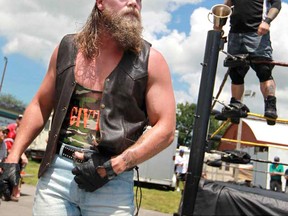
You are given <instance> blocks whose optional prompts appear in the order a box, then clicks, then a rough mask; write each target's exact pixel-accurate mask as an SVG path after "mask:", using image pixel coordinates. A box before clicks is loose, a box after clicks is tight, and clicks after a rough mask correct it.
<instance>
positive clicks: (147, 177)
mask: <svg viewBox="0 0 288 216" xmlns="http://www.w3.org/2000/svg"><path fill="white" fill-rule="evenodd" d="M177 143H178V131H177V130H176V131H175V137H174V141H173V143H172V144H171V145H170V146H168V147H167V148H166V149H165V150H163V151H162V152H160V153H159V154H157V155H156V156H154V157H153V158H150V159H149V160H147V161H145V162H143V163H142V164H140V165H138V167H139V169H138V171H139V182H140V183H141V182H142V183H147V184H153V185H155V186H156V185H157V186H161V187H165V188H167V189H169V190H175V187H176V175H175V172H174V167H175V156H176V148H177ZM134 182H135V184H138V177H137V172H135V174H134Z"/></svg>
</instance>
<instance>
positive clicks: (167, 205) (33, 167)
mask: <svg viewBox="0 0 288 216" xmlns="http://www.w3.org/2000/svg"><path fill="white" fill-rule="evenodd" d="M39 165H40V163H39V162H37V161H33V160H29V163H28V165H27V166H26V168H25V172H26V173H27V174H32V176H31V177H26V178H24V182H25V184H30V185H34V186H35V185H36V183H37V181H38V178H37V174H38V169H39ZM181 186H182V185H180V187H181ZM182 187H183V186H182ZM134 191H135V198H136V186H135V188H134ZM138 194H139V192H138ZM180 199H181V193H180V192H176V191H167V190H163V189H153V188H146V187H145V188H144V187H142V201H141V208H143V209H149V210H153V211H158V212H163V213H168V214H173V213H175V212H177V211H178V206H179V202H180ZM138 200H139V196H138Z"/></svg>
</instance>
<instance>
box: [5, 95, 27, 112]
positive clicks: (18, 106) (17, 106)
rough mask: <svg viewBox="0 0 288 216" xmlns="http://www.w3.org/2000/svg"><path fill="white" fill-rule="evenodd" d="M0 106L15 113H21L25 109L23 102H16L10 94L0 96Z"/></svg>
mask: <svg viewBox="0 0 288 216" xmlns="http://www.w3.org/2000/svg"><path fill="white" fill-rule="evenodd" d="M0 105H1V108H4V109H6V110H9V111H14V112H17V113H23V112H24V110H25V107H26V104H25V103H24V102H23V101H21V100H18V99H17V98H16V97H15V96H13V95H11V94H4V93H2V94H0Z"/></svg>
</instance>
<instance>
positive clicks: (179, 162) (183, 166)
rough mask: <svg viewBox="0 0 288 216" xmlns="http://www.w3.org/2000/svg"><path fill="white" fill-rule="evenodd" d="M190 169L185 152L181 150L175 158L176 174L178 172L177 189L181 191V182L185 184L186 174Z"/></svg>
mask: <svg viewBox="0 0 288 216" xmlns="http://www.w3.org/2000/svg"><path fill="white" fill-rule="evenodd" d="M187 168H188V161H187V160H186V157H185V156H184V150H183V149H180V150H179V154H178V155H177V156H176V158H175V172H176V188H177V191H180V182H185V180H186V172H187Z"/></svg>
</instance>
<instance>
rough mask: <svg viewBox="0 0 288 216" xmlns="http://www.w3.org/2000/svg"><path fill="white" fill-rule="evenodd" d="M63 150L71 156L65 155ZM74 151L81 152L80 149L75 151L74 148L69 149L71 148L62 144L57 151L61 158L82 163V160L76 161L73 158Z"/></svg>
mask: <svg viewBox="0 0 288 216" xmlns="http://www.w3.org/2000/svg"><path fill="white" fill-rule="evenodd" d="M64 150H66V151H69V152H71V154H67V153H66V152H65V151H64ZM76 151H79V152H83V151H82V150H81V149H76V148H73V147H71V146H69V145H67V144H64V143H62V145H61V148H60V150H59V155H60V156H62V157H66V158H68V159H70V160H73V161H75V162H78V163H83V160H81V159H77V158H75V157H74V153H75V152H76Z"/></svg>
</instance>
